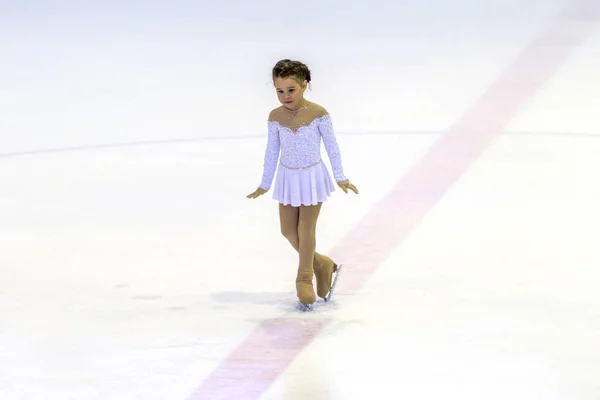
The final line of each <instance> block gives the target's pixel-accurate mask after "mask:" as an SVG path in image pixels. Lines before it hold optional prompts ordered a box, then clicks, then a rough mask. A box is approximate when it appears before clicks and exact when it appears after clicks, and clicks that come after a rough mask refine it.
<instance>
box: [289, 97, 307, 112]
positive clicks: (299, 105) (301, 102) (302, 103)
mask: <svg viewBox="0 0 600 400" xmlns="http://www.w3.org/2000/svg"><path fill="white" fill-rule="evenodd" d="M307 105H308V101H306V100H305V99H303V100H301V101H299V102H298V105H297V106H296V107H294V108H290V107H288V106H285V105H284V107H285V108H286V109H287V110H289V111H294V112H295V111H298V110H300V109H302V108H304V107H306V106H307Z"/></svg>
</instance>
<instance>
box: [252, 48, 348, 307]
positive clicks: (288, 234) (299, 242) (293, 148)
mask: <svg viewBox="0 0 600 400" xmlns="http://www.w3.org/2000/svg"><path fill="white" fill-rule="evenodd" d="M272 78H273V84H274V86H275V89H276V91H277V98H278V99H279V102H280V103H281V104H282V105H281V106H280V107H278V108H276V109H274V110H273V111H271V113H270V114H269V120H268V140H267V149H266V152H265V159H264V160H265V162H264V172H263V176H262V182H261V184H260V185H259V187H258V189H256V191H254V192H253V193H251V194H249V195H248V196H247V197H248V198H251V199H254V198H256V197H259V196H261V195H263V194H265V193H266V192H267V191H268V190H269V189H270V187H271V182H272V181H273V176H274V175H275V170H276V169H277V176H276V180H275V187H274V189H273V199H274V200H277V201H278V202H279V219H280V225H281V233H282V234H283V236H285V238H286V239H287V240H288V241H289V242H290V244H291V245H292V247H293V248H294V249H295V250H296V251H297V252H298V254H299V259H300V262H299V266H298V273H297V276H296V292H297V296H298V300H300V303H302V305H304V307H305V308H310V306H311V305H312V304H313V303H314V302H315V301H316V296H315V291H314V288H313V274H314V276H315V278H316V283H317V294H318V296H319V297H322V298H324V299H326V300H327V299H328V298H327V295H328V293H329V292H330V289H331V282H332V277H333V273H334V272H337V269H338V266H337V265H336V264H335V263H334V262H333V260H331V259H330V258H329V257H327V256H324V255H322V254H319V253H316V252H315V247H316V239H315V235H316V233H315V231H316V226H317V218H318V216H319V212H320V210H321V205H322V203H323V202H324V201H326V200H327V198H328V197H330V196H331V192H333V191H334V190H335V187H334V185H333V182H332V180H331V177H330V175H329V172H328V171H327V167H326V166H325V165H324V164H323V162H322V160H321V139H323V144H324V146H325V149H326V150H327V154H328V156H329V160H330V161H331V165H332V168H333V174H334V177H335V180H336V181H337V184H338V186H340V187H341V188H342V190H343V191H344V193H348V190H352V191H353V192H355V193H356V194H358V190H357V189H356V187H355V186H354V185H352V184H351V183H350V181H349V180H348V179H346V177H345V176H344V171H343V168H342V160H341V157H340V150H339V147H338V144H337V141H336V138H335V134H334V131H333V126H332V122H331V118H330V116H329V113H328V112H327V110H325V108H323V107H321V106H320V105H318V104H315V103H313V102H310V101H308V100H306V99H305V98H304V91H305V90H306V88H307V86H308V83H309V82H310V70H309V69H308V67H307V66H306V65H305V64H303V63H301V62H299V61H291V60H287V59H286V60H281V61H279V62H278V63H277V64H276V65H275V67H274V68H273V70H272ZM280 151H281V159H280V160H279V168H277V161H278V159H279V156H280Z"/></svg>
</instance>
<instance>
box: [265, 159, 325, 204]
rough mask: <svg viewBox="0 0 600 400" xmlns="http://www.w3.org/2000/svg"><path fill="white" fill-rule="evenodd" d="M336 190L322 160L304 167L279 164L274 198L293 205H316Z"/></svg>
mask: <svg viewBox="0 0 600 400" xmlns="http://www.w3.org/2000/svg"><path fill="white" fill-rule="evenodd" d="M334 191H335V185H334V184H333V180H332V179H331V176H330V175H329V171H328V170H327V167H326V166H325V164H324V163H323V162H322V161H319V162H318V163H316V164H314V165H311V166H308V167H307V168H302V169H293V168H288V167H286V166H284V165H283V164H279V167H278V168H277V174H276V176H275V185H274V188H273V199H274V200H277V201H278V202H279V203H281V204H283V205H291V206H293V207H300V206H315V205H317V204H318V203H322V202H324V201H326V200H327V199H328V198H329V197H331V193H332V192H334Z"/></svg>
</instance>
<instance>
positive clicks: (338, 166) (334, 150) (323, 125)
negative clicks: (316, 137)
mask: <svg viewBox="0 0 600 400" xmlns="http://www.w3.org/2000/svg"><path fill="white" fill-rule="evenodd" d="M318 127H319V132H320V133H321V137H322V138H323V145H324V146H325V150H327V155H328V156H329V161H330V162H331V168H332V169H333V176H334V178H335V180H336V182H341V181H345V180H346V177H345V176H344V169H343V167H342V155H341V152H340V147H339V146H338V143H337V140H336V138H335V132H334V130H333V123H332V121H331V117H330V116H329V115H328V114H326V115H325V116H323V117H322V118H321V119H320V120H319V125H318Z"/></svg>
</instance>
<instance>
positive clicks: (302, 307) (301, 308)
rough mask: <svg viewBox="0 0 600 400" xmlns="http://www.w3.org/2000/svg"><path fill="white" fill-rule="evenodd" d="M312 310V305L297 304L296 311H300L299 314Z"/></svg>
mask: <svg viewBox="0 0 600 400" xmlns="http://www.w3.org/2000/svg"><path fill="white" fill-rule="evenodd" d="M314 308H315V306H314V304H302V303H298V311H301V312H308V311H313V310H314Z"/></svg>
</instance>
